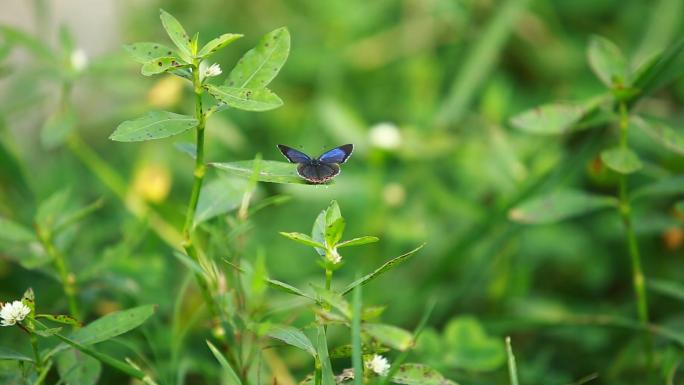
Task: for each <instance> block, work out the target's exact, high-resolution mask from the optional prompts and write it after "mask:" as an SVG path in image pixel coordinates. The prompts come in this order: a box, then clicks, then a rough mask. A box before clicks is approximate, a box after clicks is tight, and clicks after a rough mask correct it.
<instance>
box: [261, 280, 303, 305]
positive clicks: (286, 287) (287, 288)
mask: <svg viewBox="0 0 684 385" xmlns="http://www.w3.org/2000/svg"><path fill="white" fill-rule="evenodd" d="M266 282H268V285H269V286H271V287H272V288H274V289H278V290H280V291H284V292H285V293H288V294H294V295H298V296H300V297H304V298H308V299H310V300H315V298H314V297H312V296H311V295H310V294H307V293H305V292H303V291H302V290H300V289H298V288H296V287H294V286H292V285H290V284H288V283H285V282H281V281H278V280H276V279H271V278H267V279H266Z"/></svg>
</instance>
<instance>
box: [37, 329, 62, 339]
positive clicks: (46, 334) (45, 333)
mask: <svg viewBox="0 0 684 385" xmlns="http://www.w3.org/2000/svg"><path fill="white" fill-rule="evenodd" d="M61 331H62V328H61V327H57V328H44V329H34V330H33V332H34V333H36V334H37V335H39V336H41V337H52V336H54V335H55V334H57V333H59V332H61Z"/></svg>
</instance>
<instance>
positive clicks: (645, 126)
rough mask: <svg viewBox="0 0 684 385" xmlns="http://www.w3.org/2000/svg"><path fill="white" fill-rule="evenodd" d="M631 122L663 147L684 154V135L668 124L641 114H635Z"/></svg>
mask: <svg viewBox="0 0 684 385" xmlns="http://www.w3.org/2000/svg"><path fill="white" fill-rule="evenodd" d="M631 122H632V123H633V124H634V125H635V126H636V127H639V128H640V129H641V130H642V131H644V132H645V133H646V134H647V135H648V136H650V137H651V139H653V140H654V141H656V142H657V143H659V144H660V145H662V146H663V148H665V149H667V150H670V151H672V152H674V153H677V154H679V155H684V137H683V136H681V135H679V133H677V131H675V130H674V129H672V128H671V127H670V126H668V125H667V124H665V123H662V122H658V121H655V120H652V119H644V118H641V117H639V116H633V117H632V119H631Z"/></svg>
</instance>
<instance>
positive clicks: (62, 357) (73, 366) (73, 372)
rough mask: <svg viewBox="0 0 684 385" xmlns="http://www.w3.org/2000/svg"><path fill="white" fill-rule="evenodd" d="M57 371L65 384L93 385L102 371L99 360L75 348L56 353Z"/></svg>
mask: <svg viewBox="0 0 684 385" xmlns="http://www.w3.org/2000/svg"><path fill="white" fill-rule="evenodd" d="M56 358H57V371H58V372H59V377H60V379H61V380H62V381H64V383H65V384H69V385H93V384H96V383H97V380H98V379H99V377H100V372H101V371H102V365H101V364H100V361H98V360H96V359H95V358H93V357H91V356H88V355H85V354H83V353H81V352H80V351H78V350H76V349H73V348H72V349H68V350H65V351H63V352H61V353H59V354H58V355H57V357H56Z"/></svg>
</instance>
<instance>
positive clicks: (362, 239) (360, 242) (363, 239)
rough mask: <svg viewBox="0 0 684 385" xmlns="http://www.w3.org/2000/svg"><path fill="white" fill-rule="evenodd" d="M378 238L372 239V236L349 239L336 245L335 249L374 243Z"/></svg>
mask: <svg viewBox="0 0 684 385" xmlns="http://www.w3.org/2000/svg"><path fill="white" fill-rule="evenodd" d="M379 240H380V238H378V237H372V236H365V237H359V238H354V239H350V240H348V241H343V242H340V243H338V244H337V247H338V248H340V247H349V246H360V245H365V244H367V243H375V242H377V241H379Z"/></svg>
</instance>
